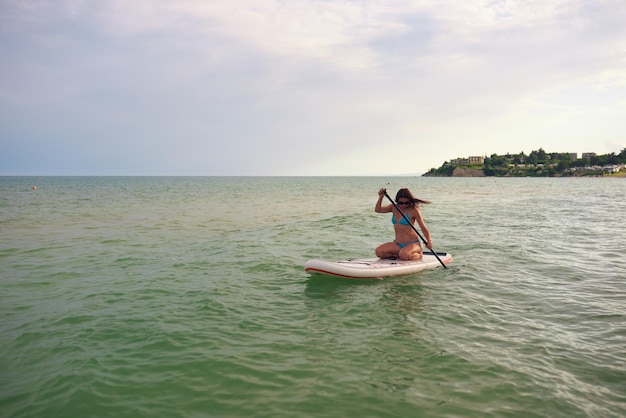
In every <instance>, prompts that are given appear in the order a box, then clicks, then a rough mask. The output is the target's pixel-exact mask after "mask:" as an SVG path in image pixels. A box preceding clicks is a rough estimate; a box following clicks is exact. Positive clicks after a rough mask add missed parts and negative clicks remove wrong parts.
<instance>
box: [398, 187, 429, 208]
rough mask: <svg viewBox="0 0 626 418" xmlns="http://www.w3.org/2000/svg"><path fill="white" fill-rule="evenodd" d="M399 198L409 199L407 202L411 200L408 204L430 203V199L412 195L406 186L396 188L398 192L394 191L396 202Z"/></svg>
mask: <svg viewBox="0 0 626 418" xmlns="http://www.w3.org/2000/svg"><path fill="white" fill-rule="evenodd" d="M401 198H404V199H409V202H411V203H410V206H419V205H428V204H430V203H432V202H431V201H430V200H424V199H418V198H417V197H414V196H413V193H411V191H410V190H409V189H406V188H405V189H400V190H398V193H396V202H397V201H398V200H399V199H401Z"/></svg>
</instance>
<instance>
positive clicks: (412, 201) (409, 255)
mask: <svg viewBox="0 0 626 418" xmlns="http://www.w3.org/2000/svg"><path fill="white" fill-rule="evenodd" d="M385 192H386V190H385V189H380V190H379V191H378V202H376V207H375V208H374V211H376V213H388V212H391V213H392V215H391V222H392V223H393V227H394V229H395V231H396V239H395V241H393V242H386V243H384V244H382V245H380V246H379V247H378V248H376V256H378V257H380V258H392V257H397V258H399V259H401V260H421V259H422V245H421V244H420V239H419V236H418V235H417V232H416V231H415V230H414V229H413V226H412V225H413V224H415V221H417V223H418V225H419V226H420V229H421V230H422V232H423V234H424V238H425V239H426V240H428V242H427V243H426V247H428V248H429V249H432V248H433V242H432V239H431V237H430V231H429V230H428V228H427V227H426V224H425V223H424V220H423V219H422V214H421V213H420V211H419V209H418V206H419V205H420V204H429V203H430V202H429V201H428V200H421V199H417V198H415V197H413V195H412V194H411V192H410V191H409V189H400V190H398V193H397V194H396V204H397V205H398V208H399V209H400V210H401V211H402V213H400V212H398V211H397V210H396V209H395V208H394V206H393V205H392V204H389V205H386V206H383V205H382V203H383V197H385ZM402 214H404V216H406V218H407V219H408V220H409V221H410V222H411V223H410V224H409V223H408V222H407V220H406V219H405V217H404V216H402Z"/></svg>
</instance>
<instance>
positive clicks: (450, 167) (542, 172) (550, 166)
mask: <svg viewBox="0 0 626 418" xmlns="http://www.w3.org/2000/svg"><path fill="white" fill-rule="evenodd" d="M422 176H423V177H574V176H615V177H626V148H624V149H623V150H622V151H621V152H620V153H619V154H617V155H616V154H615V153H610V154H604V155H597V154H595V153H593V152H589V153H583V154H582V155H581V157H580V158H578V154H577V153H569V152H568V153H559V152H553V153H548V152H545V151H544V150H543V149H541V148H540V149H539V150H537V151H532V152H531V153H530V154H528V155H526V154H524V152H521V153H519V154H508V153H507V154H505V155H497V154H492V155H491V156H489V157H487V156H484V157H483V156H470V157H468V158H456V159H453V160H450V161H446V162H444V163H443V164H442V165H441V167H439V168H431V169H430V170H429V171H428V172H427V173H424V174H422Z"/></svg>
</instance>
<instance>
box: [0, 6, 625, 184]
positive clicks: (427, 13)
mask: <svg viewBox="0 0 626 418" xmlns="http://www.w3.org/2000/svg"><path fill="white" fill-rule="evenodd" d="M624 22H626V1H624V0H593V1H589V0H520V1H517V0H464V1H462V2H460V1H457V0H438V1H433V0H428V1H427V0H371V1H370V0H132V1H128V0H97V1H96V0H92V1H88V0H51V1H47V0H20V1H15V0H0V175H33V176H41V175H193V176H196V175H206V176H275V175H284V176H363V175H366V176H369V175H372V176H391V175H417V174H421V173H424V172H426V171H428V170H429V169H430V168H434V167H439V166H441V165H442V164H443V163H444V162H445V161H449V160H450V159H454V158H458V157H467V156H470V155H472V156H474V155H475V156H480V155H487V156H489V155H492V154H494V153H495V154H505V153H507V152H510V153H519V152H525V153H526V154H529V153H530V152H531V151H533V150H539V149H540V148H542V149H544V150H545V151H546V152H576V153H578V154H579V157H580V154H581V153H583V152H596V153H597V154H606V153H611V152H615V153H619V152H620V151H621V150H622V149H624V148H626V25H625V24H624Z"/></svg>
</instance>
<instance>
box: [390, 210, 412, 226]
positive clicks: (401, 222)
mask: <svg viewBox="0 0 626 418" xmlns="http://www.w3.org/2000/svg"><path fill="white" fill-rule="evenodd" d="M394 215H395V212H391V223H392V224H394V225H395V224H398V223H399V224H400V225H411V224H410V223H408V222H407V221H406V218H408V219H411V217H410V216H409V210H408V209H407V211H406V213H405V215H406V218H405V217H404V216H403V217H402V219H400V222H398V221H396V218H395V216H394Z"/></svg>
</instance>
